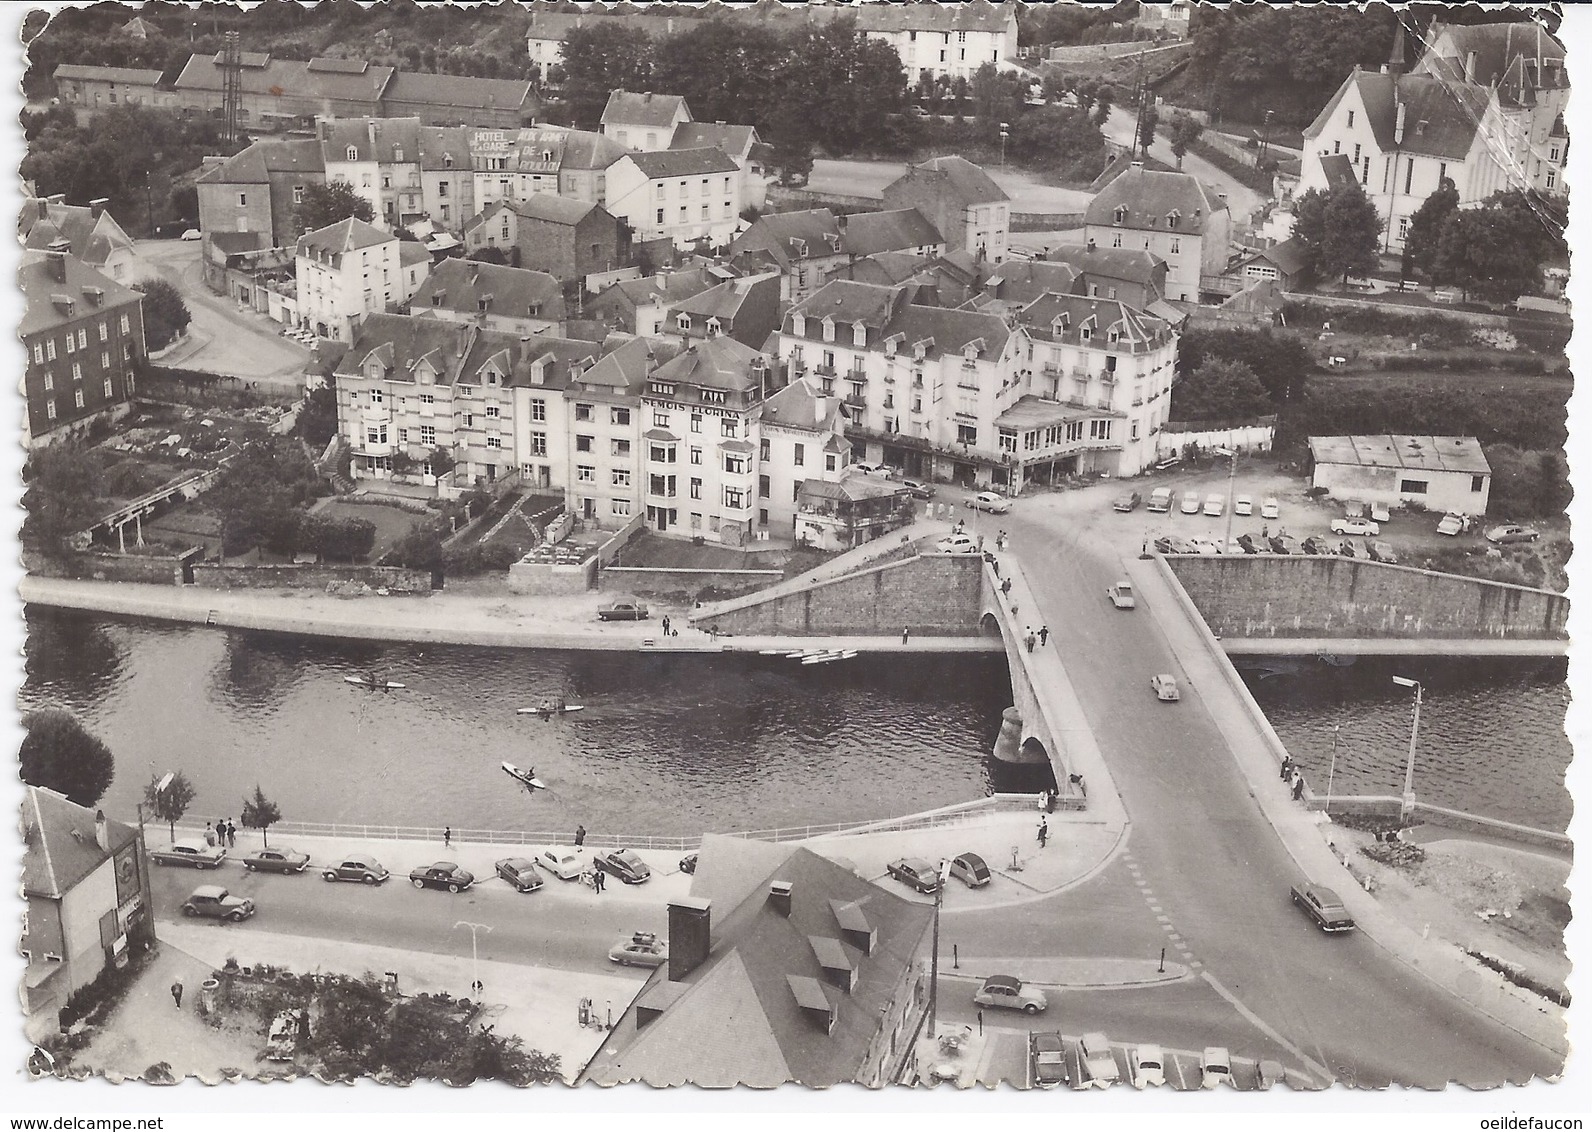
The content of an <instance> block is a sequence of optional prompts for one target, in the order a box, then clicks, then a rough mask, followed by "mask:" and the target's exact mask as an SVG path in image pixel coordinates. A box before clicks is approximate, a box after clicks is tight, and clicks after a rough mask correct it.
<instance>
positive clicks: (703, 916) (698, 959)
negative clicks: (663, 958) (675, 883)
mask: <svg viewBox="0 0 1592 1132" xmlns="http://www.w3.org/2000/svg"><path fill="white" fill-rule="evenodd" d="M712 908H713V905H712V904H711V902H709V901H707V900H703V899H701V898H700V897H696V896H681V897H679V898H677V899H675V900H671V901H669V981H670V982H671V983H677V982H679V981H680V980H681V979H683V978H685V977H686V976H687V975H689V974H690V973H691V972H692V971H695V970H696V969H697V968H698V967H700V966H702V964H704V963H706V962H707V959H708V949H709V948H710V947H711V946H712V928H713V914H712Z"/></svg>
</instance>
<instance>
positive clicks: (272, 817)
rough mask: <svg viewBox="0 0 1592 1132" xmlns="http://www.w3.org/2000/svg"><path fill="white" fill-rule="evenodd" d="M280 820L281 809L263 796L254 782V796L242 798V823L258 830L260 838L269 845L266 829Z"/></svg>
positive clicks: (262, 792)
mask: <svg viewBox="0 0 1592 1132" xmlns="http://www.w3.org/2000/svg"><path fill="white" fill-rule="evenodd" d="M281 820H282V811H281V809H280V808H279V807H278V806H277V804H276V803H275V802H273V801H271V799H269V798H267V797H266V796H265V793H264V791H262V790H261V789H260V784H259V783H258V782H256V783H255V784H254V797H253V798H245V799H244V800H243V824H244V825H245V826H247V827H248V828H249V829H257V830H259V831H260V840H261V842H262V843H264V844H266V845H269V844H271V840H270V838H269V836H268V835H267V831H268V830H269V829H270V828H271V826H272V825H274V824H275V823H277V822H279V821H281Z"/></svg>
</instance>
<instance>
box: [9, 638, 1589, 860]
mask: <svg viewBox="0 0 1592 1132" xmlns="http://www.w3.org/2000/svg"><path fill="white" fill-rule="evenodd" d="M27 621H28V629H29V633H28V643H27V676H26V680H25V683H24V686H23V689H22V693H21V697H20V698H21V704H22V707H23V708H24V710H28V709H32V708H37V707H50V706H54V707H64V708H66V709H68V710H70V711H72V712H73V713H75V714H76V715H78V716H79V718H81V719H82V720H83V721H84V723H85V724H86V725H87V726H88V727H89V729H90V730H91V731H93V732H94V733H95V734H97V735H98V736H100V738H102V739H104V740H105V741H106V743H108V744H109V745H110V747H111V749H112V750H113V751H114V752H116V756H117V775H116V779H115V782H114V783H113V784H112V786H111V789H110V792H109V793H108V794H107V795H106V798H105V805H106V807H107V808H108V809H109V810H111V811H112V812H113V813H116V814H131V812H132V810H133V803H134V802H135V801H137V799H138V798H139V797H140V796H141V794H142V790H143V786H144V784H145V783H146V782H148V781H149V779H150V777H151V776H152V774H156V773H164V772H165V771H167V770H182V771H183V772H184V773H185V774H187V776H188V777H189V779H190V780H191V781H192V782H193V784H194V787H195V789H196V791H197V796H196V798H195V800H194V803H193V805H192V807H191V808H190V816H193V817H197V818H199V819H209V818H213V817H231V818H233V819H234V820H236V819H237V816H238V812H239V810H240V808H241V804H242V799H243V797H244V795H245V794H248V793H251V792H252V791H253V788H254V785H255V784H256V782H258V783H259V785H260V786H261V788H262V789H263V790H264V791H265V793H266V795H267V796H268V797H270V798H272V799H273V800H274V801H276V802H277V803H278V804H279V805H280V806H281V808H282V814H283V817H284V818H285V819H287V820H295V821H317V822H334V821H341V822H356V823H367V822H368V823H372V824H389V825H415V826H440V825H443V824H447V825H452V826H453V827H454V828H456V829H462V828H475V829H497V830H563V829H566V828H567V829H573V828H574V826H575V824H576V823H582V824H584V825H586V826H587V827H588V828H589V829H592V830H601V831H604V832H611V833H616V834H625V833H630V834H660V835H681V836H690V835H694V834H698V833H701V832H703V831H720V832H722V831H730V830H737V829H760V828H768V827H774V826H790V825H804V824H808V823H822V822H836V821H865V820H869V819H872V818H879V817H888V816H895V815H899V814H906V813H912V812H916V811H919V810H924V809H930V808H933V807H935V806H942V805H949V804H952V803H956V802H964V801H967V800H969V799H972V798H977V797H980V796H982V795H983V794H984V793H985V792H986V790H987V788H988V774H987V768H986V764H985V758H986V756H987V754H988V752H989V750H990V747H991V745H992V744H993V742H994V738H995V734H996V732H997V730H998V728H999V725H1000V714H1001V710H1002V709H1003V708H1004V707H1006V706H1007V705H1008V704H1009V703H1010V702H1011V692H1010V681H1009V677H1008V674H1007V672H1006V667H1005V661H1004V659H1003V658H1002V657H1000V656H998V655H994V656H982V655H981V656H946V657H933V656H923V655H914V656H911V657H906V656H902V657H899V658H897V657H890V658H886V659H876V660H874V661H872V662H871V663H870V662H868V661H866V660H861V661H851V662H842V663H838V664H834V665H822V666H809V667H803V666H801V665H799V664H797V663H796V662H794V661H790V660H786V659H784V658H776V657H759V656H745V655H710V656H689V655H683V656H682V655H676V656H665V655H646V656H644V655H640V654H631V653H615V652H605V653H583V652H554V651H536V650H504V649H485V648H465V647H454V646H431V645H424V646H423V645H405V644H391V645H387V644H371V643H363V642H342V641H335V640H328V639H322V638H297V637H289V636H281V635H273V634H263V633H252V632H240V631H230V630H222V629H210V628H201V627H196V626H185V625H170V624H165V623H161V622H155V621H147V620H140V619H134V618H117V617H105V616H100V615H95V614H80V613H71V612H63V611H54V610H46V609H42V608H30V609H29V610H28V614H27ZM373 668H375V669H378V670H379V671H381V672H382V673H383V674H384V675H385V676H387V677H388V678H390V679H393V680H398V681H402V682H403V683H405V684H407V685H408V688H407V689H406V690H405V691H403V692H399V693H395V694H392V695H372V694H370V693H368V692H364V691H361V690H360V689H358V688H356V687H353V686H351V685H349V684H347V683H345V682H344V680H343V677H344V676H346V675H351V674H365V673H368V672H369V671H371V670H372V669H373ZM1394 671H1397V672H1398V673H1399V674H1403V675H1409V676H1412V677H1415V678H1419V679H1422V680H1423V681H1425V682H1426V685H1427V687H1426V702H1425V706H1424V708H1423V711H1422V715H1421V747H1420V752H1419V757H1418V759H1417V767H1416V791H1417V793H1418V794H1419V795H1420V796H1421V797H1422V798H1423V799H1426V800H1429V801H1432V802H1436V803H1438V804H1440V805H1446V806H1452V807H1455V808H1458V809H1465V810H1471V811H1474V812H1476V813H1481V814H1486V815H1488V816H1492V817H1499V818H1504V819H1506V820H1510V821H1517V822H1522V823H1525V824H1529V825H1536V826H1543V827H1546V828H1550V829H1562V828H1564V826H1565V824H1566V823H1567V822H1568V819H1569V814H1570V798H1569V795H1568V793H1567V791H1566V790H1565V789H1564V773H1565V769H1566V767H1567V766H1568V764H1569V760H1570V745H1569V741H1568V739H1567V738H1566V737H1565V735H1564V731H1563V722H1564V712H1565V709H1566V706H1567V704H1568V701H1569V692H1568V689H1567V687H1566V685H1565V683H1564V679H1565V664H1564V662H1563V661H1545V662H1544V661H1518V660H1510V661H1488V662H1471V661H1439V662H1430V661H1424V662H1420V664H1419V665H1416V666H1412V665H1411V664H1410V663H1409V662H1387V661H1381V660H1373V659H1362V660H1360V662H1359V663H1357V664H1355V665H1353V666H1350V667H1345V668H1333V667H1330V666H1327V665H1323V664H1320V663H1319V662H1316V661H1313V660H1307V661H1301V662H1300V663H1299V664H1298V665H1297V666H1296V671H1293V672H1291V673H1290V674H1285V675H1276V676H1271V677H1267V678H1260V677H1258V676H1256V675H1254V674H1247V675H1246V679H1247V680H1248V681H1249V682H1250V686H1251V688H1252V689H1253V690H1254V692H1255V695H1256V697H1257V699H1258V700H1259V701H1260V703H1261V705H1262V707H1263V708H1264V709H1265V710H1266V712H1267V714H1268V716H1269V717H1270V718H1271V720H1272V722H1273V723H1274V725H1275V726H1276V728H1277V730H1278V733H1279V734H1280V735H1281V736H1282V738H1283V740H1284V742H1285V743H1287V745H1288V746H1289V749H1290V750H1292V751H1293V752H1294V754H1295V757H1296V758H1299V759H1301V760H1302V762H1303V765H1304V767H1305V771H1306V773H1307V774H1309V775H1310V777H1311V780H1312V782H1313V783H1315V784H1316V785H1317V789H1319V790H1323V791H1324V790H1325V788H1326V781H1327V773H1328V767H1329V762H1330V752H1331V746H1332V735H1331V732H1330V727H1331V726H1332V724H1334V723H1337V724H1340V725H1341V731H1340V733H1339V747H1338V759H1337V768H1336V780H1335V782H1334V790H1335V791H1336V792H1337V793H1340V794H1342V793H1380V794H1396V793H1398V791H1399V790H1400V789H1401V785H1402V780H1403V767H1404V759H1405V756H1406V754H1407V750H1408V742H1409V722H1410V698H1409V696H1408V694H1407V693H1401V690H1399V689H1397V688H1396V686H1395V685H1393V684H1392V682H1391V679H1390V678H1389V677H1390V675H1391V674H1392V673H1393V672H1394ZM554 696H564V697H565V698H566V699H567V700H568V701H569V702H570V703H574V704H581V705H583V707H584V710H583V711H581V712H579V713H577V714H572V715H569V716H566V717H564V718H563V719H559V720H554V721H550V722H543V721H542V720H540V719H538V718H536V717H532V716H517V715H515V713H514V709H515V708H517V707H522V706H533V705H535V704H537V703H539V702H541V701H542V700H543V699H545V698H550V697H554ZM504 760H508V761H511V762H514V763H517V764H519V765H521V766H534V767H535V768H536V770H537V773H538V774H539V775H540V776H541V777H542V778H543V779H544V780H546V781H547V782H548V784H549V785H550V786H552V788H553V789H552V791H551V792H549V793H546V794H537V795H536V797H535V798H534V799H531V798H529V797H527V795H526V794H525V793H524V792H523V791H520V790H518V789H516V788H515V786H514V784H513V783H512V782H511V781H510V780H509V779H508V777H507V776H506V775H504V774H503V772H502V771H501V770H500V769H499V764H500V763H501V762H503V761H504Z"/></svg>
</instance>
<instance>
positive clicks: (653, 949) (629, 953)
mask: <svg viewBox="0 0 1592 1132" xmlns="http://www.w3.org/2000/svg"><path fill="white" fill-rule="evenodd" d="M608 961H609V962H610V963H617V964H619V965H620V966H621V967H661V966H663V964H665V963H667V962H668V961H669V941H668V940H666V939H659V938H658V936H657V934H656V933H654V932H631V933H630V938H629V939H622V940H620V941H619V942H618V943H616V944H614V945H613V946H612V947H610V948H609V949H608Z"/></svg>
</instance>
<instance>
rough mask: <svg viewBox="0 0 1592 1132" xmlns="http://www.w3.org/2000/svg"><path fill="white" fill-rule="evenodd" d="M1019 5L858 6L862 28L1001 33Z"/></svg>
mask: <svg viewBox="0 0 1592 1132" xmlns="http://www.w3.org/2000/svg"><path fill="white" fill-rule="evenodd" d="M1016 9H1017V5H1016V4H991V3H988V2H987V0H971V2H970V3H959V4H940V3H935V2H933V0H913V2H910V3H905V4H862V5H858V6H857V8H856V16H857V28H858V30H860V31H876V32H895V31H929V32H958V31H983V32H994V33H997V34H998V33H1002V32H1004V31H1005V30H1006V24H1007V22H1008V21H1009V20H1011V19H1012V18H1013V17H1014V16H1015V15H1016V14H1017V13H1016Z"/></svg>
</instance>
